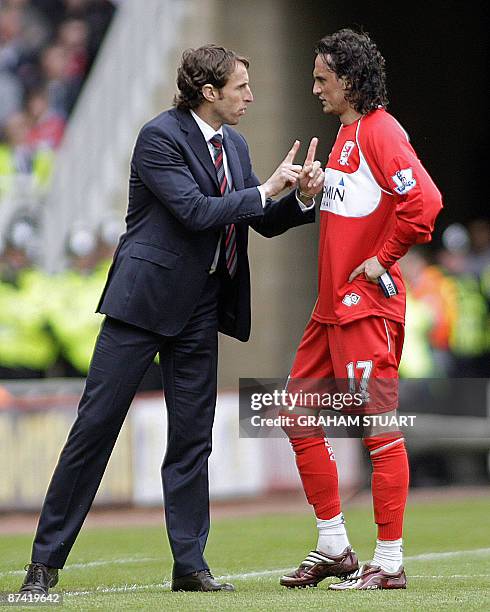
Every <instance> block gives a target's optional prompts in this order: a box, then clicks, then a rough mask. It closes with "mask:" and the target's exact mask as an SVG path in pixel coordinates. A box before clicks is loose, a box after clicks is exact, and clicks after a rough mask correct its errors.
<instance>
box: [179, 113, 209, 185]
mask: <svg viewBox="0 0 490 612" xmlns="http://www.w3.org/2000/svg"><path fill="white" fill-rule="evenodd" d="M176 112H177V114H178V116H179V120H180V126H181V128H182V129H183V130H184V132H186V133H187V142H188V143H189V146H190V147H191V149H192V150H193V151H194V153H195V154H196V156H197V158H198V159H199V161H200V162H201V164H202V165H203V166H204V168H205V169H206V172H207V173H208V174H209V176H210V177H211V179H212V180H213V182H214V184H215V185H216V188H217V189H219V185H218V177H217V176H216V168H215V167H214V164H213V160H212V159H211V155H210V154H209V149H208V145H207V142H206V141H205V140H204V136H203V135H202V132H201V130H200V129H199V126H198V125H197V123H196V122H195V121H194V119H193V118H192V115H191V114H190V113H189V112H186V111H181V110H176Z"/></svg>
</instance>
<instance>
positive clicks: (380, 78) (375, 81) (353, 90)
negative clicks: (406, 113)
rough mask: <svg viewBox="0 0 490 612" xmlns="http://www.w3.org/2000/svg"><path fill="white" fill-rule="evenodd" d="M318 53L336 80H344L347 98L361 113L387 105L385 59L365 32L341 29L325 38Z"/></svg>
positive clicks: (317, 47)
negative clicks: (337, 78)
mask: <svg viewBox="0 0 490 612" xmlns="http://www.w3.org/2000/svg"><path fill="white" fill-rule="evenodd" d="M315 53H316V54H317V55H320V56H321V57H322V59H323V61H324V62H325V63H326V64H327V66H328V67H329V68H330V69H331V70H333V71H334V72H335V74H336V75H337V77H339V78H342V77H344V78H345V80H346V82H347V91H346V96H345V97H346V99H347V100H348V101H349V103H350V104H351V105H352V107H353V108H354V109H355V110H356V111H357V112H358V113H361V114H363V115H365V114H366V113H369V112H370V111H372V110H374V109H376V108H378V106H382V107H386V106H387V105H388V97H387V93H386V72H385V60H384V58H383V56H382V55H381V53H380V52H379V51H378V48H377V47H376V44H375V43H374V42H373V41H372V40H371V39H370V38H369V35H368V34H367V33H366V32H354V30H351V29H348V28H345V29H343V30H339V31H338V32H335V33H334V34H332V35H330V36H325V37H324V38H322V39H321V40H320V42H319V43H318V44H317V45H316V47H315Z"/></svg>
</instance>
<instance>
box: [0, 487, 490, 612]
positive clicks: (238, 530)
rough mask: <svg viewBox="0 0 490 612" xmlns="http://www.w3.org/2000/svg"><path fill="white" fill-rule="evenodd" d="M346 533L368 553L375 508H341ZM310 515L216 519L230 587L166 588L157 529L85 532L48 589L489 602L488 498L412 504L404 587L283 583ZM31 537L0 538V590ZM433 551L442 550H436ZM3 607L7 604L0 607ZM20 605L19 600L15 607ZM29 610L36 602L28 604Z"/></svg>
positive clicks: (192, 601)
mask: <svg viewBox="0 0 490 612" xmlns="http://www.w3.org/2000/svg"><path fill="white" fill-rule="evenodd" d="M345 515H346V519H347V524H348V528H349V535H350V538H351V541H352V543H353V545H354V547H355V548H356V550H357V552H358V553H359V556H360V558H361V559H362V560H367V559H369V558H370V556H371V554H372V547H373V542H374V538H375V531H374V527H373V524H372V511H371V509H370V508H367V507H351V508H347V510H346V512H345ZM315 532H316V528H315V525H314V521H313V517H312V516H309V515H305V514H299V515H273V516H271V515H268V516H257V517H252V518H227V519H221V520H219V521H214V523H213V525H212V530H211V535H210V538H209V542H208V547H207V559H208V562H209V564H210V566H211V568H212V570H213V572H214V574H215V575H216V576H226V577H227V579H229V580H230V581H232V582H233V583H234V584H235V586H236V587H237V592H236V593H172V592H171V591H170V589H169V580H170V572H171V556H170V551H169V547H168V544H167V540H166V536H165V533H164V529H163V528H161V529H160V528H157V527H153V526H152V527H138V528H134V527H131V528H118V527H114V528H112V529H107V528H93V529H90V530H89V529H87V530H82V532H81V535H80V537H79V539H78V541H77V543H76V545H75V547H74V549H73V551H72V554H71V555H70V557H69V559H68V563H67V567H66V568H65V570H64V571H63V572H62V573H61V579H60V583H59V584H58V586H57V587H56V589H55V591H58V590H59V591H62V592H63V593H64V605H63V606H62V607H61V606H57V607H56V608H50V609H58V610H61V609H71V610H92V609H94V610H95V609H101V610H178V611H179V612H182V611H184V610H192V611H199V612H200V611H206V610H213V611H219V610H240V611H241V610H264V611H267V612H268V611H270V610H334V611H340V610H349V611H351V610H366V611H367V610H373V611H376V612H377V611H378V610H391V611H394V610H403V611H419V610H430V611H433V610H458V611H462V610H490V504H489V498H474V499H464V500H457V501H451V500H450V499H448V500H447V501H445V502H440V501H438V502H437V503H430V502H425V503H417V504H410V505H409V507H408V511H407V520H406V530H405V556H406V562H405V568H406V571H407V575H408V579H409V586H408V589H407V590H406V591H365V592H356V591H350V592H332V591H328V590H327V586H328V583H329V580H325V581H323V582H322V583H320V585H319V586H318V587H317V588H312V589H305V590H287V589H284V588H283V587H281V586H280V585H279V583H278V578H279V576H280V575H281V573H282V570H284V569H286V568H293V567H295V566H296V565H297V564H298V562H299V561H301V560H302V558H303V557H304V555H305V554H306V553H307V552H308V551H309V550H310V548H312V547H314V544H315V541H316V539H315ZM30 544H31V537H30V536H27V535H9V536H1V537H0V591H15V590H17V589H18V587H19V585H20V583H21V581H22V579H23V575H24V572H23V571H20V570H21V568H22V567H23V565H24V564H25V563H26V562H27V560H28V558H29V552H30ZM438 553H440V554H438ZM5 609H6V608H5ZM15 609H17V610H19V609H22V608H19V607H15ZM30 609H33V608H30Z"/></svg>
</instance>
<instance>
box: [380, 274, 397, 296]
mask: <svg viewBox="0 0 490 612" xmlns="http://www.w3.org/2000/svg"><path fill="white" fill-rule="evenodd" d="M378 285H379V286H380V287H381V289H382V290H383V293H384V294H385V297H387V298H390V297H393V296H395V295H397V294H398V287H397V286H396V283H395V281H394V280H393V277H392V276H391V274H390V273H389V272H388V271H386V272H385V273H384V274H382V275H381V276H379V277H378Z"/></svg>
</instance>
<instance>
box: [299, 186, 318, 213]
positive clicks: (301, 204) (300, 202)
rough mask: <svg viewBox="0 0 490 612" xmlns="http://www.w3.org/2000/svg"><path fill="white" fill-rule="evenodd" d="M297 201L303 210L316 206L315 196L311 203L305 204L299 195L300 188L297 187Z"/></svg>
mask: <svg viewBox="0 0 490 612" xmlns="http://www.w3.org/2000/svg"><path fill="white" fill-rule="evenodd" d="M295 193H296V201H297V202H298V204H299V207H300V208H301V210H302V212H306V211H308V210H311V209H312V208H314V207H315V197H313V198H311V204H305V203H304V202H302V201H301V200H300V199H299V197H298V190H297V189H296V192H295Z"/></svg>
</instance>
